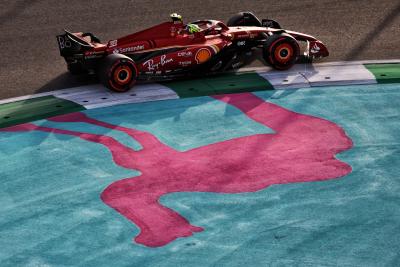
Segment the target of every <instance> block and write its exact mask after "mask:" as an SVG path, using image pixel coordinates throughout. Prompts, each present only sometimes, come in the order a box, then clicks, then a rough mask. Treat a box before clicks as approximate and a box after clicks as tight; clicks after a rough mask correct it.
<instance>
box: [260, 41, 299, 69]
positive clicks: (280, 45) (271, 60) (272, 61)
mask: <svg viewBox="0 0 400 267" xmlns="http://www.w3.org/2000/svg"><path fill="white" fill-rule="evenodd" d="M299 54H300V47H299V44H298V43H297V41H296V39H294V38H293V37H292V36H290V35H289V34H286V33H282V34H274V35H271V36H269V37H268V39H267V41H266V42H265V44H264V47H263V57H264V60H265V61H266V62H267V63H268V64H269V65H271V66H272V67H273V68H275V69H278V70H287V69H289V68H290V67H292V66H293V65H294V64H295V63H296V61H297V58H298V56H299Z"/></svg>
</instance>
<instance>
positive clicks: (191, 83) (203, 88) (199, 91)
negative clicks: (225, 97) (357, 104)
mask: <svg viewBox="0 0 400 267" xmlns="http://www.w3.org/2000/svg"><path fill="white" fill-rule="evenodd" d="M163 84H164V85H165V86H168V87H169V88H171V89H172V90H174V91H175V92H176V93H177V94H178V95H179V97H181V98H185V97H195V96H207V95H220V94H232V93H241V92H253V91H262V90H272V89H274V88H273V87H272V85H271V84H270V83H269V82H268V81H267V80H265V79H264V78H262V77H261V76H259V75H258V74H257V73H255V72H244V73H227V74H221V75H216V76H210V77H206V78H199V79H191V80H183V81H172V82H165V83H163Z"/></svg>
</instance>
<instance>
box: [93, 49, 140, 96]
mask: <svg viewBox="0 0 400 267" xmlns="http://www.w3.org/2000/svg"><path fill="white" fill-rule="evenodd" d="M97 75H98V77H99V79H100V82H101V83H102V84H103V85H104V86H105V87H107V88H109V89H110V90H112V91H115V92H126V91H129V89H131V88H132V86H133V85H134V84H135V82H136V80H137V76H138V71H137V68H136V65H135V62H134V61H133V60H132V59H130V58H129V57H127V56H125V55H121V54H110V55H108V56H106V57H105V58H103V59H102V60H101V62H100V63H99V67H98V70H97Z"/></svg>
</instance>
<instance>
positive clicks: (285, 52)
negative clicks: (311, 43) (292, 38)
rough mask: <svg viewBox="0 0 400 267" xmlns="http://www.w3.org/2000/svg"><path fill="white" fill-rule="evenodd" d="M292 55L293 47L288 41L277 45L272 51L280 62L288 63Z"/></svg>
mask: <svg viewBox="0 0 400 267" xmlns="http://www.w3.org/2000/svg"><path fill="white" fill-rule="evenodd" d="M292 57H293V47H292V46H291V45H290V44H288V43H283V44H280V45H278V46H277V47H276V48H275V51H274V58H275V59H276V61H278V62H279V63H281V64H285V63H288V62H289V61H290V60H292Z"/></svg>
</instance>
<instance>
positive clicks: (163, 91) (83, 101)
mask: <svg viewBox="0 0 400 267" xmlns="http://www.w3.org/2000/svg"><path fill="white" fill-rule="evenodd" d="M53 95H54V96H56V97H58V98H63V99H66V100H70V101H73V102H75V103H77V104H80V105H82V106H84V107H85V108H87V109H93V108H99V107H107V106H114V105H119V104H128V103H141V102H148V101H157V100H166V99H177V98H179V96H178V95H177V94H176V93H175V92H174V91H173V90H171V89H170V88H168V87H166V86H164V85H161V84H156V83H152V84H141V85H136V86H135V87H133V88H132V90H130V91H128V92H125V93H115V92H111V91H110V90H107V89H106V88H105V87H104V86H102V85H100V84H95V85H90V86H80V87H75V88H70V89H69V90H68V91H63V92H59V91H55V92H53Z"/></svg>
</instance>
